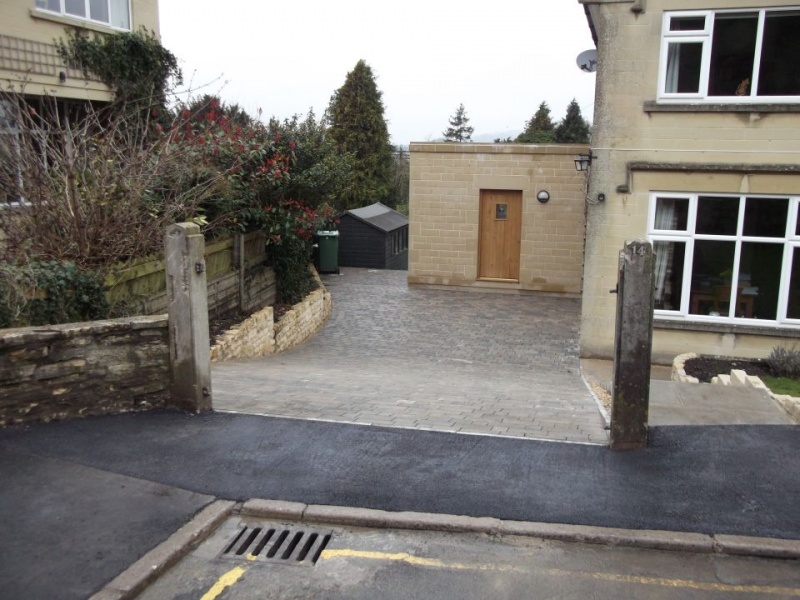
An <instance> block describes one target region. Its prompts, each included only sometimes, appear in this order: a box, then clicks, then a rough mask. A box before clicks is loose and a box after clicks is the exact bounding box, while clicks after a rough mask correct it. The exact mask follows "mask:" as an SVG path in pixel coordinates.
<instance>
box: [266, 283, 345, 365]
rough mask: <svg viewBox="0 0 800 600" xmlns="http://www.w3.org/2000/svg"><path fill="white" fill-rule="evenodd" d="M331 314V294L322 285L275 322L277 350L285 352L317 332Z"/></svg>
mask: <svg viewBox="0 0 800 600" xmlns="http://www.w3.org/2000/svg"><path fill="white" fill-rule="evenodd" d="M330 314H331V294H330V292H329V291H328V290H326V289H325V288H322V287H320V288H319V289H317V290H314V291H313V292H311V293H310V294H309V295H308V296H306V298H305V300H303V301H302V302H300V303H299V304H295V305H294V306H293V307H292V309H291V310H290V311H289V312H287V313H286V314H285V315H283V317H282V318H281V320H280V321H278V322H277V323H276V324H275V352H285V351H286V350H291V349H292V348H294V347H295V346H297V345H299V344H302V343H303V342H304V341H306V340H307V339H308V338H309V337H311V336H312V335H313V334H315V333H316V332H317V331H318V330H319V328H320V327H322V324H323V323H324V322H325V321H326V319H327V318H328V317H329V316H330Z"/></svg>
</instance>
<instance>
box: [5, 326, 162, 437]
mask: <svg viewBox="0 0 800 600" xmlns="http://www.w3.org/2000/svg"><path fill="white" fill-rule="evenodd" d="M169 384H170V369H169V336H168V326H167V317H166V316H165V315H161V316H153V317H132V318H124V319H115V320H108V321H94V322H90V323H69V324H65V325H50V326H47V327H24V328H18V329H2V330H0V426H4V425H10V424H14V423H26V422H33V421H50V420H53V419H63V418H67V417H76V416H88V415H101V414H108V413H120V412H127V411H135V410H145V409H149V408H152V407H155V406H161V405H163V404H165V403H166V401H167V399H168V395H169Z"/></svg>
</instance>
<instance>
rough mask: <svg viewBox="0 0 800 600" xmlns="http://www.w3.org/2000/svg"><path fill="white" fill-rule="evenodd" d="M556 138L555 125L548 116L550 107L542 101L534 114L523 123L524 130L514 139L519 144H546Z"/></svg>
mask: <svg viewBox="0 0 800 600" xmlns="http://www.w3.org/2000/svg"><path fill="white" fill-rule="evenodd" d="M555 139H556V126H555V124H554V123H553V119H552V118H550V107H549V106H547V102H542V103H541V104H540V105H539V109H538V110H537V111H536V114H535V115H533V116H532V117H531V119H530V121H528V122H527V123H525V131H523V132H522V133H520V134H519V135H518V136H517V139H516V140H515V141H516V142H517V143H519V144H548V143H550V142H553V141H555Z"/></svg>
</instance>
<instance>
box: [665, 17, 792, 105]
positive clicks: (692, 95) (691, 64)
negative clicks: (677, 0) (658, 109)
mask: <svg viewBox="0 0 800 600" xmlns="http://www.w3.org/2000/svg"><path fill="white" fill-rule="evenodd" d="M798 31H800V7H794V8H773V9H771V8H761V9H751V10H736V11H710V10H705V11H681V12H667V13H665V14H664V23H663V30H662V39H661V63H660V75H659V92H658V96H659V99H660V100H692V101H706V102H797V101H798V100H800V69H798V68H797V57H798V56H800V35H798V33H797V32H798Z"/></svg>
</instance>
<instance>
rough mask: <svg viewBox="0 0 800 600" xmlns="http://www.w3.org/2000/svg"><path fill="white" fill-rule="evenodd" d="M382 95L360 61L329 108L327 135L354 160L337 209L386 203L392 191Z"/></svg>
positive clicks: (387, 133) (390, 156) (365, 65)
mask: <svg viewBox="0 0 800 600" xmlns="http://www.w3.org/2000/svg"><path fill="white" fill-rule="evenodd" d="M381 97H382V93H381V92H380V90H378V86H377V84H376V83H375V76H374V75H373V73H372V69H371V68H370V67H369V65H367V63H366V62H364V61H363V60H359V61H358V63H356V66H355V67H354V68H353V70H352V71H350V72H349V73H348V74H347V77H346V78H345V81H344V84H343V85H342V87H340V88H339V89H338V90H336V91H335V92H334V94H333V96H332V97H331V101H330V105H329V106H328V111H327V115H326V117H327V119H328V122H329V123H330V129H329V131H330V135H331V138H332V139H333V140H334V142H335V144H336V146H337V149H338V150H339V152H342V153H349V154H352V155H353V156H354V158H355V162H356V165H355V174H354V175H355V177H354V184H353V186H352V189H351V190H349V191H348V192H347V193H346V194H344V195H342V196H341V197H340V204H341V205H340V206H338V207H337V208H341V209H349V208H358V207H360V206H365V205H367V204H372V203H374V202H383V201H385V200H386V199H387V197H388V195H389V193H390V190H391V187H392V170H391V168H392V146H391V145H390V143H389V129H388V127H387V125H386V119H385V118H384V116H383V110H384V109H383V100H382V99H381Z"/></svg>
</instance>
